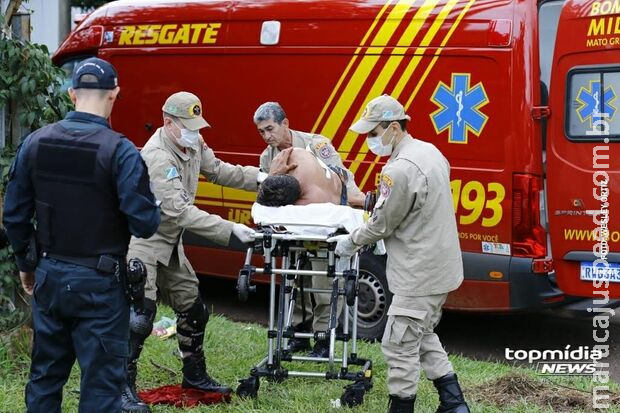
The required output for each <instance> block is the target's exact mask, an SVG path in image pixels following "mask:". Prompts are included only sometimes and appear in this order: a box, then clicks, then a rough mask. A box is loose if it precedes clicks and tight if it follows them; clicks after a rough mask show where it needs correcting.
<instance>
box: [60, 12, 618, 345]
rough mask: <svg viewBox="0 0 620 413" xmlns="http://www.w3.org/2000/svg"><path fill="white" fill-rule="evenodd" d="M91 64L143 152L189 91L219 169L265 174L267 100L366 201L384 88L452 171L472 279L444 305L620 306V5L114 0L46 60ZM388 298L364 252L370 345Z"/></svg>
mask: <svg viewBox="0 0 620 413" xmlns="http://www.w3.org/2000/svg"><path fill="white" fill-rule="evenodd" d="M89 56H99V57H101V58H104V59H107V60H109V61H111V62H112V63H113V64H114V65H115V66H116V68H117V69H118V71H119V78H120V86H121V89H122V90H121V97H120V99H119V100H118V101H117V103H116V106H115V108H114V113H113V114H112V118H111V120H112V124H113V126H114V128H115V129H117V130H119V131H121V132H123V133H124V134H126V135H127V136H128V137H130V138H131V139H132V140H133V141H134V142H135V143H136V144H137V145H138V146H141V145H143V144H144V142H146V140H147V139H148V138H149V136H150V135H151V134H152V133H153V132H154V131H155V129H156V128H157V127H158V126H160V124H161V106H162V103H163V102H164V100H165V99H166V97H167V96H168V95H170V94H171V93H173V92H176V91H180V90H187V91H190V92H193V93H195V94H196V95H198V96H199V97H200V98H201V99H202V102H203V106H204V112H205V117H206V119H208V121H209V123H210V124H211V125H212V126H213V128H212V129H210V130H207V131H204V133H203V136H204V137H205V139H206V141H207V143H208V144H209V145H210V146H211V147H212V148H213V149H214V150H215V151H216V153H217V155H218V156H219V157H220V158H221V159H223V160H225V161H228V162H232V163H239V164H247V165H258V155H259V154H260V153H261V151H262V150H263V149H264V147H265V145H264V142H263V141H262V139H261V138H260V136H259V134H258V133H257V131H256V128H255V126H254V124H253V122H252V115H253V113H254V110H255V109H256V108H257V107H258V106H259V105H260V104H261V103H263V102H265V101H278V102H280V103H281V104H282V106H283V107H284V109H285V110H286V111H287V115H288V118H289V120H290V122H291V127H292V128H293V129H298V130H302V131H312V132H316V133H320V134H323V135H325V136H328V137H329V138H331V139H332V142H333V144H334V146H335V147H336V148H337V149H338V151H339V152H340V154H341V156H342V158H343V160H344V163H345V165H346V166H347V167H348V168H349V169H350V170H351V171H352V172H354V173H355V176H356V181H357V183H358V184H359V185H360V187H361V188H362V189H363V190H365V191H367V190H373V189H375V184H376V182H377V176H378V174H379V172H380V170H381V166H382V165H381V162H380V160H379V159H378V158H377V157H376V156H374V155H373V154H372V153H370V152H369V151H368V148H367V146H366V145H365V142H364V137H360V136H356V135H355V134H353V133H351V132H350V131H348V127H349V126H350V125H351V124H352V123H353V122H354V121H355V120H356V119H358V118H359V116H360V114H361V112H362V110H363V108H364V106H365V105H366V103H367V102H368V101H369V100H370V99H372V98H374V97H376V96H379V95H381V94H383V93H388V94H390V95H392V96H394V97H395V98H397V99H398V100H399V101H401V102H402V103H403V104H404V105H405V107H406V109H407V111H408V113H409V114H410V115H411V117H412V122H411V124H410V127H409V131H410V133H411V134H412V135H413V136H415V137H417V138H419V139H423V140H426V141H429V142H432V143H433V144H434V145H436V146H437V147H438V148H439V149H440V150H441V151H442V152H443V153H444V154H445V155H446V157H447V158H448V159H449V161H450V163H451V166H452V174H451V179H452V182H451V184H452V194H453V199H454V209H455V213H456V219H457V222H458V225H459V236H460V239H461V247H462V250H463V259H464V264H465V281H464V283H463V285H462V286H461V288H459V290H457V291H455V292H454V293H452V294H451V295H450V297H449V300H448V302H447V304H446V306H447V307H448V308H451V309H458V310H468V311H511V310H521V309H533V308H540V307H545V306H572V307H577V308H578V307H581V308H585V307H586V306H592V305H597V306H600V305H604V306H614V305H618V301H614V300H613V299H618V298H620V248H619V243H620V213H619V212H620V209H618V207H617V206H616V204H619V205H620V197H619V193H620V179H619V178H620V177H619V175H618V173H619V170H620V150H619V147H618V146H617V145H618V139H619V138H620V113H619V112H620V110H619V108H620V99H618V95H619V94H620V0H567V1H562V0H542V1H538V2H536V1H532V0H333V1H331V0H315V1H311V0H308V1H294V0H247V1H244V0H203V1H198V0H183V1H172V0H151V1H140V0H122V1H117V2H112V3H109V4H107V5H106V6H103V7H101V8H99V9H98V10H96V11H94V12H93V13H91V14H90V15H89V16H88V17H87V18H86V19H85V20H84V21H83V22H81V24H80V25H79V26H78V27H77V28H76V29H75V30H74V31H73V32H72V33H71V34H70V35H69V37H68V38H67V39H66V40H65V42H64V43H63V44H62V45H61V47H60V49H59V50H58V51H57V52H56V54H55V55H54V57H53V59H54V62H55V63H56V64H58V65H60V66H62V67H64V68H66V69H67V70H68V71H70V70H71V68H72V67H73V65H75V64H76V62H78V61H80V60H81V59H84V58H86V57H89ZM199 188H200V189H199V193H198V196H197V199H196V204H197V205H198V206H199V207H200V208H204V209H205V210H207V211H209V212H210V213H215V214H219V215H221V216H223V217H224V218H228V219H231V220H234V221H238V222H243V223H246V224H251V222H250V212H249V210H250V207H251V205H252V203H253V201H254V199H255V194H253V193H249V192H244V191H239V190H233V189H229V188H223V187H220V186H217V185H213V184H210V183H208V182H206V181H201V183H200V185H199ZM612 210H613V211H614V212H613V213H612V212H610V211H612ZM184 241H185V243H186V245H187V247H186V250H187V251H188V255H189V257H190V259H191V261H192V264H193V265H194V267H195V268H196V270H197V271H198V272H200V273H203V274H214V275H219V276H227V277H235V276H236V275H237V273H238V270H239V268H240V266H241V264H242V262H243V256H242V253H241V251H240V250H237V251H235V250H231V249H230V248H220V247H217V246H215V245H213V244H211V243H209V242H208V241H207V240H205V239H201V238H198V237H196V236H192V234H186V237H185V240H184ZM437 276H438V277H440V276H441V274H437ZM591 297H595V298H596V299H597V300H598V304H594V303H593V301H592V298H591ZM389 300H390V296H389V293H388V290H387V285H386V279H385V259H384V257H377V256H371V255H367V256H364V259H363V261H362V272H361V300H360V308H359V318H360V326H359V327H360V334H361V335H362V336H367V337H376V336H379V335H380V333H381V331H382V329H383V325H384V322H385V318H386V310H387V307H388V305H389Z"/></svg>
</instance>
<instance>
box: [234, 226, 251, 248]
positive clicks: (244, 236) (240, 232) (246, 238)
mask: <svg viewBox="0 0 620 413" xmlns="http://www.w3.org/2000/svg"><path fill="white" fill-rule="evenodd" d="M232 233H233V234H235V237H237V238H239V241H241V242H243V243H244V244H247V243H249V242H254V230H253V229H252V228H250V227H247V226H245V225H243V224H235V225H233V228H232Z"/></svg>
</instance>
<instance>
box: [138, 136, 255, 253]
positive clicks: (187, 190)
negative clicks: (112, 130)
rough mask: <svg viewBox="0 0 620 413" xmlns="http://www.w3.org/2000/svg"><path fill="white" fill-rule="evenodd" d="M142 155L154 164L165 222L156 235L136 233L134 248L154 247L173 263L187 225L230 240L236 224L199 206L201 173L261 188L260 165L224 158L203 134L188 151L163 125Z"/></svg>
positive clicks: (228, 183)
mask: <svg viewBox="0 0 620 413" xmlns="http://www.w3.org/2000/svg"><path fill="white" fill-rule="evenodd" d="M140 154H141V155H142V158H143V159H144V162H145V163H146V165H147V167H148V170H149V175H150V178H151V189H152V190H153V193H154V194H155V198H156V199H158V200H159V201H161V224H160V225H159V229H158V230H157V232H156V233H155V235H153V236H152V237H151V238H148V239H139V238H135V237H132V238H131V242H130V246H129V248H130V249H141V250H144V249H145V248H147V249H152V252H153V254H154V255H155V257H156V258H157V261H159V262H161V263H162V264H164V265H168V263H169V261H170V256H171V255H172V251H173V250H174V247H175V246H176V245H177V244H179V242H180V240H181V234H182V232H183V230H185V229H187V230H188V231H191V232H193V233H195V234H198V235H201V236H203V237H205V238H208V239H210V240H211V241H214V242H217V243H219V244H223V245H226V244H227V243H228V241H229V239H230V234H231V231H232V227H233V223H232V222H230V221H227V220H225V219H223V218H221V217H220V216H218V215H212V214H209V213H207V212H205V211H203V210H201V209H199V208H198V207H196V206H195V205H194V199H195V198H196V189H197V187H198V178H199V175H200V174H202V175H204V176H205V177H206V178H207V180H208V181H209V182H213V183H216V184H219V185H223V186H229V187H233V188H239V189H245V190H248V191H256V189H257V186H258V184H257V177H258V168H256V167H253V166H240V165H231V164H229V163H226V162H223V161H221V160H219V159H218V158H216V157H215V154H214V153H213V150H212V149H211V148H209V147H208V146H207V144H206V143H204V142H203V141H202V139H200V141H199V143H198V144H196V146H195V147H191V148H186V151H185V152H183V151H182V150H180V149H179V148H177V147H176V145H174V144H173V143H172V141H171V138H169V137H168V136H167V135H166V132H165V130H164V128H159V129H157V131H156V132H155V133H154V134H153V136H151V138H150V139H149V140H148V142H147V143H146V145H144V148H142V151H141V152H140Z"/></svg>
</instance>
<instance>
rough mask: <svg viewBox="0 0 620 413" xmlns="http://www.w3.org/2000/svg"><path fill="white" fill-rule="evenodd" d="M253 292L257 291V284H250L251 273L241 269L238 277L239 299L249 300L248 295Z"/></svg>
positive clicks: (242, 300)
mask: <svg viewBox="0 0 620 413" xmlns="http://www.w3.org/2000/svg"><path fill="white" fill-rule="evenodd" d="M251 292H252V293H253V292H256V286H255V285H250V274H249V273H248V272H247V271H241V272H240V273H239V278H237V295H238V296H239V301H241V302H246V301H248V296H249V295H250V293H251Z"/></svg>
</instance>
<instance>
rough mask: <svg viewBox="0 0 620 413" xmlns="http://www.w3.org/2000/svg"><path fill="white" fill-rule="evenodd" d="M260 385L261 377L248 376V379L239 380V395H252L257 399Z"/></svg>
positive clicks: (251, 396)
mask: <svg viewBox="0 0 620 413" xmlns="http://www.w3.org/2000/svg"><path fill="white" fill-rule="evenodd" d="M259 387H260V379H259V378H258V377H254V376H252V377H248V378H247V379H241V380H239V386H237V392H236V393H237V396H239V397H250V398H252V399H255V398H256V397H257V396H258V388H259Z"/></svg>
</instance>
